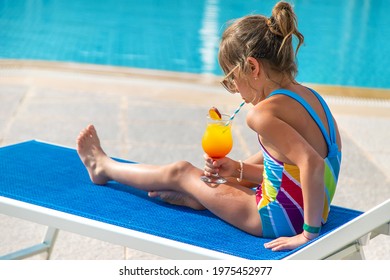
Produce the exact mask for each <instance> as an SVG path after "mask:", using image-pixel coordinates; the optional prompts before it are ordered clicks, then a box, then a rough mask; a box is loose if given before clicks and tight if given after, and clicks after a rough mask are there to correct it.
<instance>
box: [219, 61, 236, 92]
mask: <svg viewBox="0 0 390 280" xmlns="http://www.w3.org/2000/svg"><path fill="white" fill-rule="evenodd" d="M239 66H240V65H237V66H236V67H234V68H233V69H232V70H231V71H230V72H229V73H228V74H227V75H226V76H225V77H224V78H223V80H222V81H221V85H222V86H223V87H224V88H225V89H226V90H227V91H228V92H230V93H237V92H238V90H237V86H236V84H235V83H234V76H233V75H232V74H233V72H234V71H235V70H236V69H237V68H238V67H239Z"/></svg>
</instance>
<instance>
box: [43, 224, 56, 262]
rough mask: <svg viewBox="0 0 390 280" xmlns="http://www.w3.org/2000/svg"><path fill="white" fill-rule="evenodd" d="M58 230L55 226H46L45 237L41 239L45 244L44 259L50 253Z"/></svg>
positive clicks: (47, 257)
mask: <svg viewBox="0 0 390 280" xmlns="http://www.w3.org/2000/svg"><path fill="white" fill-rule="evenodd" d="M58 232H59V230H58V229H57V228H52V227H48V228H47V230H46V235H45V238H44V239H43V244H46V245H47V250H46V252H47V256H46V259H47V260H48V259H50V257H51V253H52V251H53V247H54V243H55V242H56V240H57V235H58Z"/></svg>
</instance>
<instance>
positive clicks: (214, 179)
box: [200, 114, 233, 184]
mask: <svg viewBox="0 0 390 280" xmlns="http://www.w3.org/2000/svg"><path fill="white" fill-rule="evenodd" d="M221 116H222V118H221V119H220V120H216V119H213V118H211V117H210V116H209V115H208V116H207V126H206V130H205V132H204V134H203V138H202V147H203V150H204V151H205V153H206V154H207V155H208V156H209V157H211V158H213V159H219V158H223V157H225V156H226V155H227V154H228V153H229V152H230V151H231V149H232V147H233V136H232V130H231V126H232V122H231V120H230V119H229V116H228V115H225V114H221ZM200 179H201V180H202V181H204V182H207V183H212V184H224V183H226V179H225V178H223V177H221V176H219V174H218V173H216V174H212V175H211V176H206V175H203V176H201V177H200Z"/></svg>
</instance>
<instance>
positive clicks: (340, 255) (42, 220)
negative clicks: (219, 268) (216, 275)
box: [0, 197, 390, 260]
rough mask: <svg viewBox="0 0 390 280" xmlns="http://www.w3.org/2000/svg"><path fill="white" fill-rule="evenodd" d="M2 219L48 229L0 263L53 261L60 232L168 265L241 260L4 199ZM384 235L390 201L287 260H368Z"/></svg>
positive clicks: (389, 226) (388, 225)
mask: <svg viewBox="0 0 390 280" xmlns="http://www.w3.org/2000/svg"><path fill="white" fill-rule="evenodd" d="M0 213H2V214H5V215H9V216H13V217H16V218H21V219H25V220H29V221H31V222H35V223H39V224H43V225H47V226H48V229H47V232H46V235H45V237H44V239H43V241H42V243H40V244H37V245H34V246H32V247H29V248H26V249H22V250H19V251H17V252H13V253H10V254H7V255H4V256H0V259H23V258H27V257H30V256H33V255H36V254H40V253H43V252H46V253H47V258H48V259H49V258H50V254H51V251H52V248H53V245H54V243H55V239H56V237H57V233H58V230H66V231H69V232H73V233H76V234H80V235H84V236H88V237H91V238H96V239H100V240H103V241H107V242H111V243H115V244H118V245H121V246H125V247H129V248H133V249H136V250H140V251H143V252H147V253H151V254H155V255H159V256H162V257H165V258H169V259H182V260H184V259H238V258H237V257H235V256H231V255H228V254H224V253H220V252H216V251H212V250H208V249H204V248H200V247H197V246H193V245H189V244H185V243H181V242H177V241H173V240H169V239H166V238H161V237H157V236H154V235H150V234H146V233H141V232H137V231H134V230H130V229H126V228H122V227H118V226H114V225H110V224H106V223H103V222H98V221H95V220H91V219H87V218H83V217H79V216H75V215H71V214H67V213H63V212H60V211H56V210H52V209H48V208H44V207H40V206H36V205H32V204H29V203H25V202H21V201H18V200H14V199H9V198H5V197H0ZM379 234H387V235H390V199H389V200H387V201H385V202H384V203H382V204H380V205H378V206H377V207H375V208H373V209H372V210H370V211H367V212H366V213H364V214H362V215H361V216H359V217H357V218H355V219H354V220H352V221H350V222H348V223H346V224H345V225H343V226H341V227H339V228H338V229H336V230H334V231H333V232H331V233H329V234H327V235H326V236H324V237H322V238H320V239H319V240H317V241H315V242H313V243H312V244H309V245H308V246H306V247H304V248H303V249H302V250H299V251H298V252H296V253H294V254H292V255H290V256H288V257H287V258H286V259H364V253H363V249H362V246H363V245H366V244H367V242H368V241H369V240H370V239H372V238H374V237H375V236H377V235H379Z"/></svg>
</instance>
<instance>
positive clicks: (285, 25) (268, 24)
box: [218, 2, 304, 79]
mask: <svg viewBox="0 0 390 280" xmlns="http://www.w3.org/2000/svg"><path fill="white" fill-rule="evenodd" d="M293 36H295V37H296V38H297V39H298V45H297V47H296V50H295V51H294V48H293ZM303 40H304V37H303V35H302V34H301V33H300V32H299V31H298V28H297V19H296V16H295V13H294V11H293V9H292V7H291V5H290V4H289V3H286V2H278V3H277V4H276V5H275V6H274V8H273V10H272V16H271V17H269V18H267V17H265V16H262V15H249V16H246V17H243V18H241V19H238V20H236V21H234V22H233V23H232V24H231V25H230V26H229V27H228V28H227V29H226V30H225V31H224V33H223V35H222V40H221V43H220V48H219V53H218V60H219V64H220V65H221V68H222V69H223V71H224V72H225V73H227V72H229V71H230V69H231V68H232V67H234V66H236V65H240V69H241V70H242V71H243V72H244V73H248V72H249V70H250V69H249V68H248V67H249V65H248V63H247V62H246V58H248V57H254V58H256V59H258V60H259V59H260V60H266V61H267V62H268V63H269V65H270V67H271V68H272V69H273V70H276V71H279V72H282V73H284V74H287V75H288V76H289V77H290V78H291V79H294V78H295V76H296V75H297V72H298V69H297V65H296V62H295V57H296V55H297V53H298V49H299V47H300V46H301V45H302V44H303Z"/></svg>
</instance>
